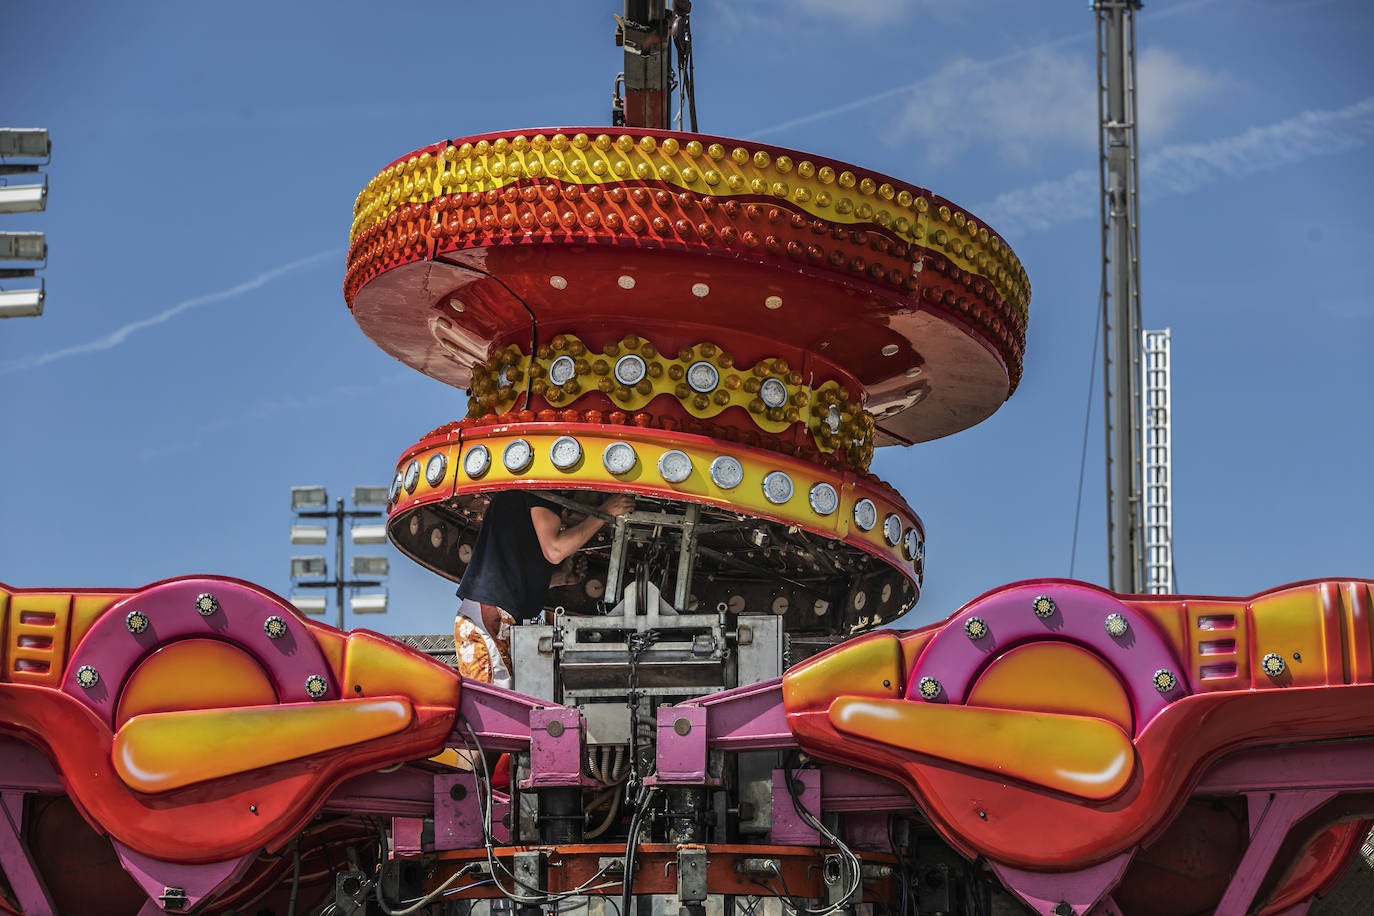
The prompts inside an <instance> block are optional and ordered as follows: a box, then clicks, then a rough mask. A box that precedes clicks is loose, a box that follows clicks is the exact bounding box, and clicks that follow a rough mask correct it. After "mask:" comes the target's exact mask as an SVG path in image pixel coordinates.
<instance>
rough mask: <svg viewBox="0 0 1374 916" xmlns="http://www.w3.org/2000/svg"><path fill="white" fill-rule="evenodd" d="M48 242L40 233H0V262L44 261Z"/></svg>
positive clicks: (46, 256)
mask: <svg viewBox="0 0 1374 916" xmlns="http://www.w3.org/2000/svg"><path fill="white" fill-rule="evenodd" d="M47 259H48V242H47V239H46V238H45V237H44V235H43V233H41V232H0V261H46V260H47Z"/></svg>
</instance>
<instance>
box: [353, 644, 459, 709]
mask: <svg viewBox="0 0 1374 916" xmlns="http://www.w3.org/2000/svg"><path fill="white" fill-rule="evenodd" d="M343 678H344V679H343V681H342V684H343V690H344V693H345V694H346V695H351V696H361V697H377V696H392V695H399V696H406V697H409V698H410V700H411V701H412V702H413V703H415V704H416V705H418V706H444V707H450V708H455V707H457V705H458V685H459V683H460V678H459V677H458V672H456V671H454V670H453V669H452V668H449V667H448V666H446V665H440V664H437V663H436V662H433V661H431V660H430V659H428V658H426V657H423V656H419V655H417V654H415V652H414V651H412V650H409V649H404V648H402V647H401V646H399V645H397V644H396V643H394V642H392V641H390V640H386V639H382V638H381V637H378V636H373V635H372V634H370V633H361V632H357V633H351V634H349V637H348V642H347V644H346V645H345V647H344V665H343Z"/></svg>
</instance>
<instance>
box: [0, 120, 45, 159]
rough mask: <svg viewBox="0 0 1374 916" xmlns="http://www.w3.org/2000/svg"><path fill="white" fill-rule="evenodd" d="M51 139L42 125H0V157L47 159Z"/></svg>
mask: <svg viewBox="0 0 1374 916" xmlns="http://www.w3.org/2000/svg"><path fill="white" fill-rule="evenodd" d="M51 156H52V140H51V139H49V137H48V131H47V128H44V127H0V159H8V158H12V157H17V158H19V159H48V158H51Z"/></svg>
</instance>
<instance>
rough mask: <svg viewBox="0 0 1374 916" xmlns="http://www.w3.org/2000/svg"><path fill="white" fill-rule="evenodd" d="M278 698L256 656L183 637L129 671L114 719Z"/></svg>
mask: <svg viewBox="0 0 1374 916" xmlns="http://www.w3.org/2000/svg"><path fill="white" fill-rule="evenodd" d="M116 689H119V688H118V686H116ZM275 702H277V692H276V690H274V689H273V687H272V682H271V681H270V680H269V679H268V677H267V673H266V672H265V671H263V669H262V666H261V665H259V664H258V662H257V660H256V659H255V658H253V656H251V655H249V654H248V653H247V652H245V651H243V650H242V649H240V648H238V647H237V646H231V645H229V644H228V643H226V642H220V641H219V640H217V639H182V640H177V641H176V642H173V643H170V644H168V645H166V646H163V647H162V648H160V649H158V650H157V651H156V652H154V653H153V654H152V655H150V656H148V658H147V659H146V660H145V661H144V662H143V663H142V664H141V665H139V666H138V667H137V668H136V669H134V672H133V674H131V675H129V678H128V680H126V681H125V682H124V685H123V688H122V690H120V695H119V710H118V712H117V713H116V714H115V722H116V724H117V725H118V724H119V723H123V722H125V721H127V720H129V719H132V718H133V717H134V716H140V715H143V714H145V713H157V712H176V711H179V710H186V709H212V708H218V707H224V706H266V705H270V704H272V703H275Z"/></svg>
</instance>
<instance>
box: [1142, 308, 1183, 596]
mask: <svg viewBox="0 0 1374 916" xmlns="http://www.w3.org/2000/svg"><path fill="white" fill-rule="evenodd" d="M1142 349H1143V352H1144V355H1145V364H1144V367H1143V371H1144V377H1143V379H1142V390H1143V395H1144V398H1145V401H1144V405H1143V413H1144V415H1145V416H1144V419H1145V423H1144V425H1143V426H1142V428H1141V435H1142V437H1143V439H1142V442H1141V452H1142V454H1143V456H1144V462H1145V473H1144V484H1145V492H1144V497H1145V592H1146V594H1150V595H1168V594H1172V593H1173V592H1174V590H1175V584H1174V496H1173V486H1174V484H1173V474H1174V460H1173V422H1172V413H1173V403H1172V398H1173V394H1172V383H1171V380H1172V369H1171V367H1170V363H1169V353H1170V338H1169V329H1168V328H1165V329H1164V330H1162V331H1146V332H1145V334H1144V338H1143V341H1142Z"/></svg>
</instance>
